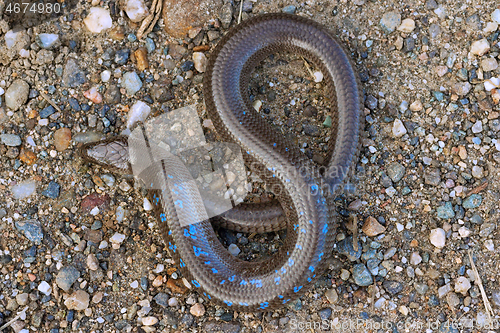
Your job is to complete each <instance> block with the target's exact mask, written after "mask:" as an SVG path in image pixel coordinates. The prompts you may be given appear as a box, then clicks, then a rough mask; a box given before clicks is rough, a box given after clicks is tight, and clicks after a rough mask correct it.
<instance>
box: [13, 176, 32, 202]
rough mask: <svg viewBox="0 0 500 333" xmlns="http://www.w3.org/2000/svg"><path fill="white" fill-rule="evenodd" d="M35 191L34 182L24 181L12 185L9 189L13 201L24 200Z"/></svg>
mask: <svg viewBox="0 0 500 333" xmlns="http://www.w3.org/2000/svg"><path fill="white" fill-rule="evenodd" d="M35 190H36V182H35V181H34V180H25V181H22V182H19V183H17V184H16V185H13V186H12V187H11V188H10V191H11V193H12V197H13V198H14V199H24V198H27V197H29V196H30V195H32V194H33V193H34V192H35Z"/></svg>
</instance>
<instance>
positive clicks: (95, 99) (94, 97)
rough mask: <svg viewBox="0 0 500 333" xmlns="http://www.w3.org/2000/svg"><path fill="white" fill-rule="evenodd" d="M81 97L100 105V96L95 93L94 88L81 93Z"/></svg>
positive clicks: (95, 89)
mask: <svg viewBox="0 0 500 333" xmlns="http://www.w3.org/2000/svg"><path fill="white" fill-rule="evenodd" d="M83 96H85V97H86V98H88V99H89V100H91V101H92V102H94V103H96V104H99V103H102V95H101V93H100V92H99V91H97V88H96V87H92V88H90V89H89V90H87V91H85V92H84V93H83Z"/></svg>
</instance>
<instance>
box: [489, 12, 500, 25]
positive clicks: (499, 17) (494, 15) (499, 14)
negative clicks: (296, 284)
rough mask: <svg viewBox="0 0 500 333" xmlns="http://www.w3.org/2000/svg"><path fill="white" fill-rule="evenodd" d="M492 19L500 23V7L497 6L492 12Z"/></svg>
mask: <svg viewBox="0 0 500 333" xmlns="http://www.w3.org/2000/svg"><path fill="white" fill-rule="evenodd" d="M491 19H492V20H493V21H494V22H496V23H498V24H500V9H498V8H497V9H495V10H494V11H493V12H492V13H491Z"/></svg>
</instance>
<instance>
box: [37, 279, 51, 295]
mask: <svg viewBox="0 0 500 333" xmlns="http://www.w3.org/2000/svg"><path fill="white" fill-rule="evenodd" d="M38 291H39V292H41V293H42V294H44V295H47V296H49V295H50V293H51V292H52V287H51V286H50V284H48V283H47V281H42V282H40V284H39V285H38Z"/></svg>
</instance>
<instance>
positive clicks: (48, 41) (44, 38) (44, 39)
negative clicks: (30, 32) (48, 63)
mask: <svg viewBox="0 0 500 333" xmlns="http://www.w3.org/2000/svg"><path fill="white" fill-rule="evenodd" d="M58 41H59V35H58V34H39V35H38V36H37V42H38V45H40V47H42V48H44V49H48V48H51V47H52V46H54V45H56V43H57V42H58Z"/></svg>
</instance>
